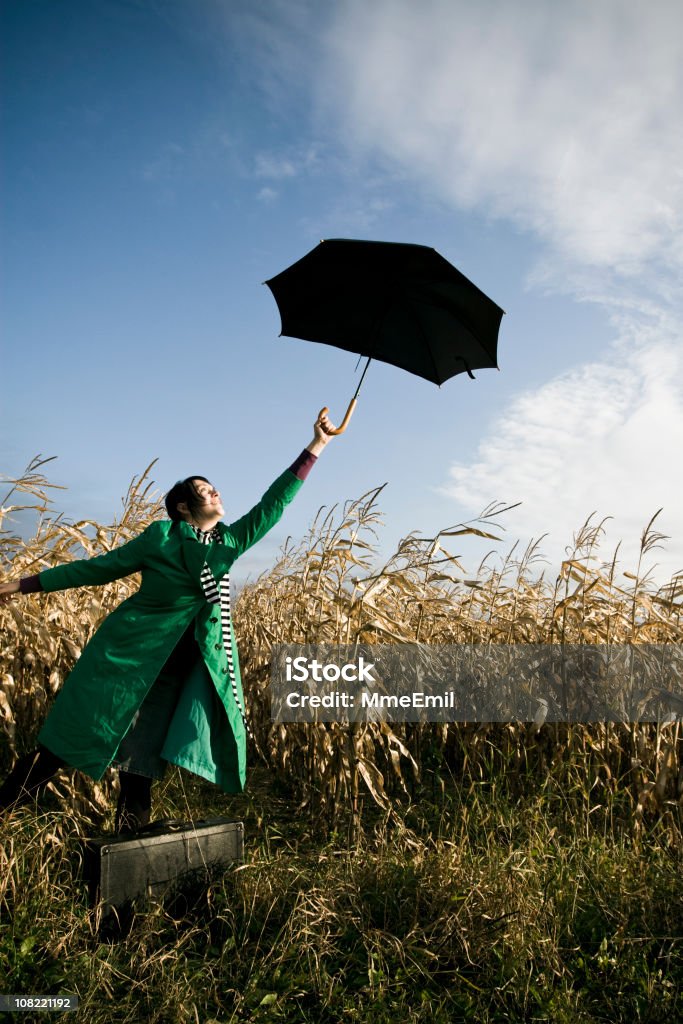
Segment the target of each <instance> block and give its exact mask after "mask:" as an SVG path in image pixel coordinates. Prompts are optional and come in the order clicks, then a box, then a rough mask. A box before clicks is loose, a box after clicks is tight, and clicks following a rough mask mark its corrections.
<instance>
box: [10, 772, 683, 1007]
mask: <svg viewBox="0 0 683 1024" xmlns="http://www.w3.org/2000/svg"><path fill="white" fill-rule="evenodd" d="M251 779H252V781H251V785H250V790H249V792H248V793H247V794H244V795H242V796H239V797H225V796H223V795H221V794H220V793H219V792H218V791H217V790H216V789H215V788H214V787H212V786H210V785H209V784H205V783H202V782H201V781H199V780H194V779H193V778H192V777H191V776H189V775H187V774H185V773H183V774H182V775H181V773H180V772H179V771H174V772H173V773H172V775H171V776H170V777H169V781H168V782H167V783H164V784H162V788H161V790H160V791H159V793H158V794H157V799H156V803H155V808H154V811H155V816H156V817H162V816H168V817H172V816H173V817H186V816H187V808H188V806H189V807H191V808H192V810H193V813H194V817H195V818H199V817H202V816H212V815H215V814H221V815H226V816H229V817H236V818H240V819H242V820H244V822H245V827H246V857H245V863H244V864H243V865H241V866H240V867H236V868H234V869H230V870H228V871H227V872H226V873H225V874H223V875H222V876H220V877H215V878H214V879H213V880H211V881H210V882H209V883H208V884H207V883H206V882H203V883H197V884H195V885H194V886H193V887H191V888H188V889H186V890H184V891H182V892H180V893H176V894H175V895H173V896H170V897H169V898H168V899H167V900H166V901H165V903H164V905H159V906H156V907H154V908H152V909H151V910H148V911H144V910H142V909H141V910H139V911H138V912H137V913H136V915H135V916H134V917H133V918H132V920H129V921H128V923H127V925H126V928H125V929H124V932H123V934H120V933H116V931H115V930H114V929H112V928H111V927H108V926H107V925H106V923H103V922H102V921H101V920H100V919H99V917H98V914H97V912H95V911H92V910H91V909H89V908H88V905H87V900H86V895H85V890H84V887H83V885H82V883H81V882H80V881H79V880H78V878H77V877H76V878H75V877H74V870H75V867H74V866H75V865H76V864H77V862H78V857H79V840H78V834H79V833H82V832H83V831H84V829H85V831H86V833H88V832H89V833H90V834H92V831H93V825H92V824H90V825H89V826H88V825H87V823H84V821H83V819H82V818H80V819H79V818H77V817H75V816H74V815H73V814H72V813H70V812H68V811H66V810H64V809H63V806H62V805H61V804H60V802H59V801H58V800H57V798H56V797H55V796H54V795H53V796H50V795H48V797H47V799H46V803H45V805H44V807H43V808H42V809H41V813H39V814H37V815H36V814H35V813H34V811H32V810H22V811H17V812H15V813H14V814H13V815H12V816H9V817H7V818H5V819H4V821H2V823H1V824H0V834H1V835H2V840H3V849H4V856H5V858H6V862H5V863H4V864H3V866H2V883H1V886H2V888H1V902H0V915H1V928H2V931H1V933H0V935H1V937H0V976H2V977H3V978H5V979H6V980H5V982H4V984H3V990H4V991H6V992H8V993H10V992H11V993H15V994H28V993H33V994H59V993H61V994H64V993H77V994H78V996H79V999H80V1009H79V1011H78V1013H77V1014H76V1015H75V1017H74V1015H73V1014H71V1015H70V1014H62V1015H59V1014H51V1015H50V1018H49V1019H52V1020H56V1019H63V1020H65V1021H70V1020H71V1021H73V1020H74V1019H76V1020H86V1021H88V1024H100V1022H101V1024H105V1022H106V1024H109V1022H124V1021H125V1022H131V1024H133V1022H141V1021H145V1022H146V1021H149V1022H159V1024H161V1022H163V1024H176V1022H177V1024H180V1022H185V1021H187V1022H201V1024H211V1022H214V1021H215V1022H226V1024H227V1022H238V1021H239V1022H247V1021H291V1022H297V1021H310V1022H314V1021H322V1022H337V1021H339V1022H342V1021H348V1022H371V1021H372V1022H373V1024H376V1022H387V1024H388V1022H394V1021H399V1020H400V1021H425V1022H426V1021H429V1022H430V1024H435V1022H444V1024H446V1022H449V1024H450V1022H454V1021H470V1020H471V1021H477V1022H484V1024H487V1022H494V1021H495V1022H498V1021H552V1022H566V1024H569V1022H586V1024H588V1022H597V1021H604V1022H617V1021H624V1022H627V1021H628V1022H629V1024H631V1022H634V1021H642V1022H651V1024H655V1022H661V1021H675V1020H680V1019H681V1018H680V1007H681V997H682V990H683V910H682V908H683V864H682V863H681V862H682V860H683V858H682V856H681V849H680V846H679V845H677V844H676V843H675V842H672V841H671V837H672V835H673V833H671V831H670V829H668V828H667V827H666V826H665V825H664V824H663V823H662V822H661V821H659V822H657V821H652V822H650V823H649V824H647V825H646V824H643V825H642V826H641V827H640V828H633V827H632V825H631V826H627V825H626V824H624V825H623V827H622V824H621V823H620V819H619V815H618V813H616V811H615V808H609V807H606V806H601V805H599V804H597V805H595V806H593V807H592V808H588V807H581V806H576V807H574V808H572V807H570V806H569V805H568V804H567V803H566V800H563V799H559V800H557V801H555V800H554V799H553V796H552V793H551V792H549V791H547V790H544V789H543V788H539V787H538V786H532V787H531V791H530V792H529V793H528V794H526V795H524V796H523V797H521V798H520V797H517V798H515V799H514V800H512V799H510V798H509V796H506V795H505V794H504V793H503V792H502V791H500V790H499V789H498V788H497V785H496V784H495V783H492V784H491V785H488V784H486V783H482V785H481V786H479V787H474V786H470V787H469V791H468V792H465V791H462V790H460V789H459V788H458V786H457V785H453V784H450V785H449V786H447V787H446V788H445V790H441V789H439V799H438V800H436V801H435V800H434V798H433V792H434V787H431V788H430V787H425V791H424V792H422V793H421V794H416V795H415V796H416V798H415V800H414V802H413V804H412V805H410V806H406V807H405V808H404V809H403V813H402V814H401V816H400V817H399V816H394V817H393V818H392V819H389V820H388V819H387V818H386V817H382V816H381V815H380V814H379V812H378V811H373V812H371V814H368V813H367V811H368V810H369V809H367V808H366V813H365V814H364V822H365V829H364V831H362V832H361V833H360V837H359V838H358V839H356V840H355V841H354V842H353V844H352V845H350V844H349V841H348V836H347V835H346V833H345V829H344V828H340V830H339V831H337V832H336V833H331V834H330V833H329V832H325V833H323V832H319V831H317V830H316V828H315V826H314V825H312V824H311V821H310V819H309V817H308V816H307V814H306V813H305V812H304V811H301V810H299V809H298V808H297V806H296V804H295V802H294V801H293V800H292V799H291V798H290V797H288V795H287V793H286V792H284V790H283V789H282V784H281V783H278V782H277V781H275V780H274V779H272V777H271V776H270V775H269V773H268V772H267V770H266V769H264V768H259V767H257V768H255V769H254V770H253V771H252V776H251ZM372 818H374V820H372ZM101 824H103V825H104V826H105V827H106V826H107V825H108V826H109V827H111V822H110V821H108V820H106V819H105V820H104V821H103V822H102V823H101ZM95 831H97V829H95ZM17 1019H21V1020H23V1021H28V1020H30V1019H31V1015H30V1014H26V1013H22V1014H21V1017H19V1016H18V1015H17ZM35 1019H36V1020H37V1019H40V1020H43V1021H44V1020H45V1019H46V1018H45V1015H44V1014H42V1015H40V1016H37V1017H36V1018H35Z"/></svg>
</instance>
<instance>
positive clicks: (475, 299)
mask: <svg viewBox="0 0 683 1024" xmlns="http://www.w3.org/2000/svg"><path fill="white" fill-rule="evenodd" d="M265 283H266V284H267V285H268V287H269V288H270V290H271V291H272V293H273V296H274V297H275V301H276V302H277V305H278V309H279V310H280V317H281V319H282V330H281V332H280V333H281V334H285V335H288V336H289V337H292V338H303V339H305V340H307V341H319V342H322V343H323V344H325V345H334V346H335V347H336V348H342V349H346V350H347V351H348V352H356V353H358V354H359V355H362V356H367V357H368V362H367V363H366V365H365V369H364V370H363V375H362V377H361V379H360V383H359V384H358V388H357V389H356V394H355V395H354V396H353V399H352V400H351V403H350V405H349V408H348V410H347V413H346V416H345V417H344V420H343V422H342V424H341V426H340V427H339V428H338V429H337V430H336V431H335V433H341V432H342V430H345V429H346V425H347V423H348V421H349V418H350V416H351V413H352V412H353V410H354V408H355V405H356V399H357V397H358V392H359V391H360V387H361V384H362V383H363V378H364V377H365V372H366V371H367V368H368V366H369V364H370V360H371V359H379V360H381V361H382V362H385V363H391V364H392V365H393V366H398V367H400V368H401V369H404V370H408V371H409V372H410V373H415V374H417V375H418V376H419V377H425V378H426V379H427V380H431V381H433V382H434V383H435V384H443V382H444V381H446V380H448V379H449V377H453V376H455V374H457V373H468V374H469V376H470V377H472V376H473V373H472V370H476V369H478V368H481V367H497V365H498V363H497V344H498V330H499V328H500V321H501V319H502V316H503V312H504V311H503V310H502V309H501V308H500V306H497V305H496V303H495V302H493V301H492V300H491V299H489V298H488V297H487V296H486V295H484V293H483V292H482V291H480V290H479V288H477V286H476V285H474V284H472V282H471V281H469V280H468V279H467V278H466V277H465V276H464V274H461V273H460V271H459V270H456V268H455V267H454V266H453V265H452V264H451V263H449V262H448V260H446V259H444V258H443V256H441V255H440V254H439V253H438V252H437V251H436V250H435V249H432V248H430V247H429V246H426V245H409V244H405V243H401V242H366V241H360V240H356V239H348V238H332V239H328V240H326V241H322V242H321V243H320V245H318V246H316V247H315V249H312V250H311V252H309V253H307V255H306V256H304V257H303V258H302V259H300V260H298V261H297V262H296V263H293V264H292V266H291V267H288V268H287V269H286V270H283V271H282V273H281V274H278V275H277V276H276V277H273V278H271V279H270V280H269V281H266V282H265ZM324 412H327V409H324V410H323V413H324ZM323 413H321V415H322V414H323Z"/></svg>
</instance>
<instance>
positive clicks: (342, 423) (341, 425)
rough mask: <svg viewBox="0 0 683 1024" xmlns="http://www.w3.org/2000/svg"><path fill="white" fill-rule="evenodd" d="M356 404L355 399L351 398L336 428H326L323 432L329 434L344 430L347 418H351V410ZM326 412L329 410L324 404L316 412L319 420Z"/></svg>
mask: <svg viewBox="0 0 683 1024" xmlns="http://www.w3.org/2000/svg"><path fill="white" fill-rule="evenodd" d="M356 405H357V402H356V399H355V398H352V399H351V401H350V402H349V407H348V409H347V410H346V416H345V417H344V419H343V420H342V421H341V424H340V425H339V426H338V427H337V428H336V430H326V431H325V433H326V434H331V435H334V434H343V433H344V431H345V430H346V428H347V426H348V424H349V420H350V419H351V416H352V415H353V410H354V409H355V408H356ZM328 412H329V410H328V408H327V406H325V407H324V408H323V409H321V410H320V413H319V414H318V419H319V420H320V419H322V418H323V416H325V415H326V414H327V413H328ZM323 429H324V428H323Z"/></svg>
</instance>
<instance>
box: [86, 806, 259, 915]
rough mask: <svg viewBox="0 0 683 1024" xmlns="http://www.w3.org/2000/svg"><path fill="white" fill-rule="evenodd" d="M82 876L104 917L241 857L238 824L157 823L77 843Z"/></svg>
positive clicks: (218, 821)
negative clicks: (80, 854) (140, 899)
mask: <svg viewBox="0 0 683 1024" xmlns="http://www.w3.org/2000/svg"><path fill="white" fill-rule="evenodd" d="M83 853H84V860H83V872H84V877H85V880H86V882H87V883H88V888H89V892H90V898H91V900H92V901H93V902H95V901H96V900H98V899H100V900H102V902H103V904H104V907H103V909H104V910H105V912H107V911H110V910H112V909H119V908H120V907H122V906H124V905H125V904H127V903H130V902H131V901H132V900H136V899H139V898H140V897H149V896H151V897H155V898H160V897H162V896H163V895H164V893H166V892H167V891H168V890H169V889H171V888H172V887H173V886H175V885H177V884H178V882H180V881H181V880H184V879H186V878H191V877H192V876H196V877H205V878H206V877H209V876H210V873H211V870H212V869H215V868H216V867H218V868H221V867H225V866H227V865H229V864H233V863H240V862H241V861H242V860H243V858H244V825H243V824H242V822H241V821H233V820H232V819H229V818H208V819H206V820H204V821H195V822H181V821H160V822H154V823H153V824H151V825H148V826H146V827H145V828H143V829H141V830H140V831H139V832H136V833H135V834H134V835H125V836H102V837H101V838H98V839H88V840H86V841H85V842H84V844H83Z"/></svg>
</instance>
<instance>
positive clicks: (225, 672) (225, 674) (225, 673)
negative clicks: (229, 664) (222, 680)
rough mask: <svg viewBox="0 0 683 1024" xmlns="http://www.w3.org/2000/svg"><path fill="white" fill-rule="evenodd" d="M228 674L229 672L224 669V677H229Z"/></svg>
mask: <svg viewBox="0 0 683 1024" xmlns="http://www.w3.org/2000/svg"><path fill="white" fill-rule="evenodd" d="M227 674H228V670H227V668H224V669H223V675H224V676H227Z"/></svg>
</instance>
